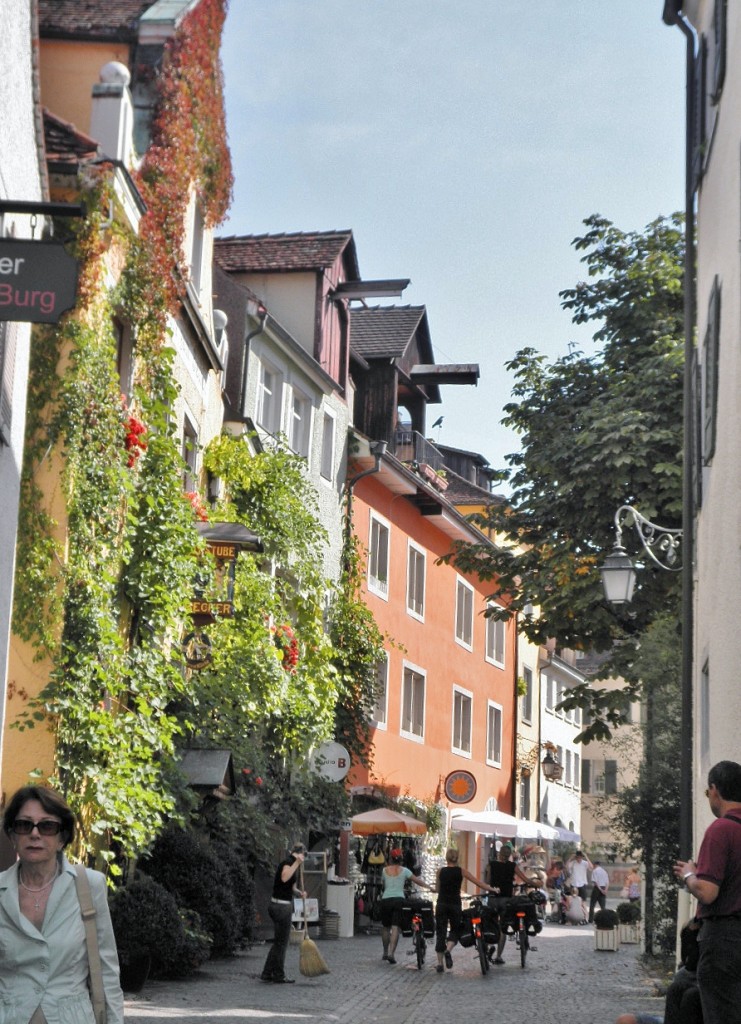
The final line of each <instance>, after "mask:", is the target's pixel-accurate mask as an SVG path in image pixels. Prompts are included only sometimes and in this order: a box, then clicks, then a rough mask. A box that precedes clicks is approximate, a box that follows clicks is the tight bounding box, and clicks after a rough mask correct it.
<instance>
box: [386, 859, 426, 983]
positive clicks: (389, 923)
mask: <svg viewBox="0 0 741 1024" xmlns="http://www.w3.org/2000/svg"><path fill="white" fill-rule="evenodd" d="M389 860H390V861H391V863H390V864H389V865H388V866H387V867H385V868H384V869H383V872H382V874H381V879H382V881H383V893H382V894H381V941H382V942H383V957H382V958H381V959H383V960H387V961H388V963H390V964H395V963H396V957H395V956H394V953H395V952H396V946H397V943H398V942H399V936H400V935H401V908H402V907H403V905H404V887H405V886H406V883H407V881H412V882H414V884H415V885H419V886H421V887H422V888H423V889H430V890H432V889H433V886H431V885H428V884H427V882H425V881H424V880H423V879H421V878H419V877H418V876H417V875H414V874H412V872H411V871H410V870H409V868H405V867H404V866H403V860H404V854H403V853H402V851H401V850H399V849H395V850H392V851H391V853H390V855H389Z"/></svg>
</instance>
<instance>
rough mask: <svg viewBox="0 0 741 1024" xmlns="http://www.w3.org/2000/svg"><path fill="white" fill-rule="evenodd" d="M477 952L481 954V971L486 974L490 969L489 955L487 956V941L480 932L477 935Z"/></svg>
mask: <svg viewBox="0 0 741 1024" xmlns="http://www.w3.org/2000/svg"><path fill="white" fill-rule="evenodd" d="M476 952H477V953H478V954H479V963H480V964H481V973H482V974H486V973H487V972H488V970H489V957H488V956H487V953H486V943H485V942H484V936H483V935H482V934H481V933H480V932H479V933H478V934H477V936H476Z"/></svg>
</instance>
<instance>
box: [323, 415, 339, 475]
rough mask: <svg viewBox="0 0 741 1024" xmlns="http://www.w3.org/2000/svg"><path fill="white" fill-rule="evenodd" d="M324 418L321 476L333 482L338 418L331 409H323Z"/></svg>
mask: <svg viewBox="0 0 741 1024" xmlns="http://www.w3.org/2000/svg"><path fill="white" fill-rule="evenodd" d="M323 414H324V415H323V418H322V450H321V455H320V462H319V476H320V477H321V478H322V480H325V481H327V482H328V483H332V481H333V480H334V458H335V456H334V448H335V436H336V434H337V420H336V417H335V415H334V413H333V412H332V411H331V410H330V409H324V410H323Z"/></svg>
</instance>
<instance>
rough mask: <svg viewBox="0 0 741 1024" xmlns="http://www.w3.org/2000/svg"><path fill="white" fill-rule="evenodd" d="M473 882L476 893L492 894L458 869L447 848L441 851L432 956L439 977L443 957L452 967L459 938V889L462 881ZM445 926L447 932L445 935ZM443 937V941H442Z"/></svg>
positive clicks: (456, 857) (475, 879) (453, 850)
mask: <svg viewBox="0 0 741 1024" xmlns="http://www.w3.org/2000/svg"><path fill="white" fill-rule="evenodd" d="M464 878H466V879H468V881H469V882H473V884H474V885H476V886H478V887H479V889H488V891H489V892H496V891H497V890H496V889H492V887H491V886H490V885H487V884H486V882H481V881H479V879H478V878H474V876H473V875H472V874H471V872H470V871H466V869H465V868H461V867H459V866H458V851H457V850H455V849H453V848H451V849H449V850H446V851H445V867H444V868H440V870H439V871H438V873H437V894H438V895H437V905H436V907H435V936H436V938H435V952H436V953H437V972H438V974H442V973H443V970H444V968H443V956H444V957H445V964H446V966H447V967H448V968H451V967H452V966H453V957H452V956H451V950H452V949H453V946H454V945H455V944H456V942H457V941H458V939H459V938H460V934H461V913H462V909H461V885H463V879H464ZM448 925H450V932H449V933H448ZM446 936H447V939H446Z"/></svg>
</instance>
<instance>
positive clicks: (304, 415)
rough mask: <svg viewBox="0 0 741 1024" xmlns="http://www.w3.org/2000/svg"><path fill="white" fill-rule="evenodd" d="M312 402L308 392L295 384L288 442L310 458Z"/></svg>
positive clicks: (292, 394) (298, 453)
mask: <svg viewBox="0 0 741 1024" xmlns="http://www.w3.org/2000/svg"><path fill="white" fill-rule="evenodd" d="M311 411H312V402H311V399H310V398H309V396H308V395H307V394H306V392H304V391H302V390H301V389H300V388H297V387H295V386H293V387H292V388H291V403H290V408H289V413H288V415H289V423H288V443H289V445H290V446H291V448H292V449H293V451H294V452H295V453H296V454H297V455H301V456H303V458H308V456H309V451H310V447H311Z"/></svg>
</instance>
